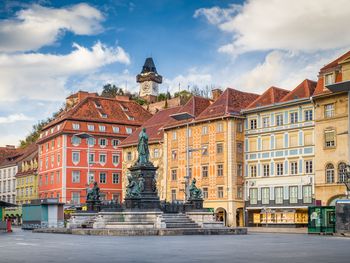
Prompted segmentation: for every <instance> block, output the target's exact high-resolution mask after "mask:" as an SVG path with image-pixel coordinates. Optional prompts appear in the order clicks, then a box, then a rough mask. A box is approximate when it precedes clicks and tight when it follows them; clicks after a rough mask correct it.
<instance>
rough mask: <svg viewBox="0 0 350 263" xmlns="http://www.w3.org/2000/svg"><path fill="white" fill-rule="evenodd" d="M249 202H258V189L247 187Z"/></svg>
mask: <svg viewBox="0 0 350 263" xmlns="http://www.w3.org/2000/svg"><path fill="white" fill-rule="evenodd" d="M249 200H250V201H249V202H250V204H251V205H256V204H257V203H258V189H257V188H250V189H249Z"/></svg>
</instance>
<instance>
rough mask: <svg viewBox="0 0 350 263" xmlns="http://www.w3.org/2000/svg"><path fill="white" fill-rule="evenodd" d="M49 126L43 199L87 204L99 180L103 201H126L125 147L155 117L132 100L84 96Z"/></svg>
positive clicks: (42, 151)
mask: <svg viewBox="0 0 350 263" xmlns="http://www.w3.org/2000/svg"><path fill="white" fill-rule="evenodd" d="M66 104H67V108H66V110H65V111H63V112H62V113H61V114H60V115H59V116H57V118H56V119H55V120H54V121H52V122H51V123H49V124H48V125H47V126H45V127H44V129H43V131H42V133H41V135H40V138H39V140H38V142H37V143H38V145H39V197H40V198H58V199H59V200H60V201H61V202H64V203H70V204H80V203H85V200H86V188H87V187H88V186H89V185H90V187H91V184H92V182H93V181H96V182H97V183H98V185H99V187H100V189H101V198H102V200H115V201H117V202H120V201H121V200H122V178H121V173H122V151H121V149H120V148H119V143H120V142H121V141H122V140H123V139H125V138H126V137H127V136H128V135H130V134H131V133H132V132H134V131H135V130H136V129H137V128H138V127H140V126H141V125H142V124H143V123H144V122H145V121H146V120H147V119H149V118H150V117H151V116H152V115H151V114H150V113H149V112H147V111H146V110H145V109H143V108H142V107H141V106H140V105H138V104H137V103H135V102H133V101H130V100H129V99H128V98H127V97H123V96H117V97H116V98H103V97H99V96H98V95H97V94H91V93H87V92H78V93H77V94H74V95H72V96H70V97H68V99H67V103H66Z"/></svg>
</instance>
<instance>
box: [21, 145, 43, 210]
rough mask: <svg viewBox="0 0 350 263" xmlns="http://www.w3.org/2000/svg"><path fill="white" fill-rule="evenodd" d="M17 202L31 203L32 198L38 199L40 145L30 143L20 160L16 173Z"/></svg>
mask: <svg viewBox="0 0 350 263" xmlns="http://www.w3.org/2000/svg"><path fill="white" fill-rule="evenodd" d="M15 177H16V193H17V198H16V204H17V205H22V204H29V203H30V202H31V200H34V199H38V198H39V194H38V146H37V145H36V144H35V143H33V144H31V145H29V146H28V147H27V148H26V149H25V152H24V153H23V156H22V157H21V158H20V159H19V160H18V172H17V174H16V176H15Z"/></svg>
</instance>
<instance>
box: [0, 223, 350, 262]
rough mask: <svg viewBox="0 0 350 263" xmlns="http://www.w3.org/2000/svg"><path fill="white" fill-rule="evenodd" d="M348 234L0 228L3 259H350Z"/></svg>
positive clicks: (313, 260) (92, 260) (1, 256)
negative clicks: (132, 233) (134, 233)
mask: <svg viewBox="0 0 350 263" xmlns="http://www.w3.org/2000/svg"><path fill="white" fill-rule="evenodd" d="M349 248H350V238H343V237H333V236H318V235H306V234H271V233H252V234H248V235H239V236H235V235H228V236H145V237H140V236H138V237H116V236H79V235H64V234H41V233H32V232H30V231H22V230H20V229H15V231H14V233H11V234H7V233H0V262H1V263H2V262H4V263H5V262H6V263H11V262H21V263H23V262H24V263H27V262H28V263H32V262H33V263H34V262H35V263H39V262H64V263H66V262H67V263H68V262H69V263H75V262H85V263H88V262H95V263H100V262H101V263H105V262H160V263H162V262H249V263H251V262H269V263H274V262H276V263H277V262H278V263H282V262H288V263H289V262H302V263H305V262H309V263H310V262H318V263H321V262H327V263H336V262H349V259H350V249H349Z"/></svg>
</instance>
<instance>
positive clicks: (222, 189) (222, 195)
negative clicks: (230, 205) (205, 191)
mask: <svg viewBox="0 0 350 263" xmlns="http://www.w3.org/2000/svg"><path fill="white" fill-rule="evenodd" d="M218 198H224V188H223V187H222V186H219V187H218Z"/></svg>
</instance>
